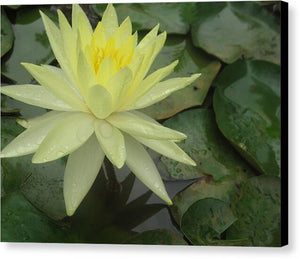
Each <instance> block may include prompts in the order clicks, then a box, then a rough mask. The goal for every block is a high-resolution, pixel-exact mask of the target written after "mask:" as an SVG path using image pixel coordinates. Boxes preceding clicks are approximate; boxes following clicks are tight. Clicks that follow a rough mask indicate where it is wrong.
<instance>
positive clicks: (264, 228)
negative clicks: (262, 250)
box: [226, 175, 281, 246]
mask: <svg viewBox="0 0 300 259" xmlns="http://www.w3.org/2000/svg"><path fill="white" fill-rule="evenodd" d="M232 210H233V212H234V214H235V215H236V217H238V221H236V222H235V223H234V224H233V225H232V226H231V227H230V228H229V229H228V231H227V232H226V237H227V238H247V239H248V240H250V241H251V245H252V246H280V245H281V240H280V232H281V227H280V225H281V213H280V179H279V178H276V177H273V176H264V175H263V176H258V177H253V178H251V179H250V180H249V181H248V183H247V184H245V185H244V186H243V187H242V189H241V192H240V197H238V198H237V199H236V200H234V201H233V204H232Z"/></svg>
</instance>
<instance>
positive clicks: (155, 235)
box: [125, 229, 187, 245]
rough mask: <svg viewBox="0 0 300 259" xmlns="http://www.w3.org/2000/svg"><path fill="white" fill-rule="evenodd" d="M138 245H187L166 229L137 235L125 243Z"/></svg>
mask: <svg viewBox="0 0 300 259" xmlns="http://www.w3.org/2000/svg"><path fill="white" fill-rule="evenodd" d="M125 243H126V244H140V245H187V243H186V241H184V239H182V238H181V237H180V236H179V235H177V234H176V233H174V232H173V231H171V230H167V229H154V230H149V231H145V232H142V233H139V234H137V235H135V236H134V237H132V238H131V239H129V240H127V241H126V242H125Z"/></svg>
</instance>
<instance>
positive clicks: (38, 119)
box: [16, 111, 63, 128]
mask: <svg viewBox="0 0 300 259" xmlns="http://www.w3.org/2000/svg"><path fill="white" fill-rule="evenodd" d="M62 113H63V112H59V111H50V112H46V113H44V114H43V115H40V116H36V117H33V118H30V119H16V122H17V123H18V124H20V125H21V126H22V127H24V128H30V127H32V126H35V125H38V124H39V123H41V122H45V121H47V120H49V119H52V118H54V117H56V116H59V115H60V114H62Z"/></svg>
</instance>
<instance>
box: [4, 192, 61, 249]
mask: <svg viewBox="0 0 300 259" xmlns="http://www.w3.org/2000/svg"><path fill="white" fill-rule="evenodd" d="M1 241H5V242H55V243H58V242H66V234H65V233H64V232H63V231H62V229H61V228H60V227H59V226H57V225H56V224H54V223H53V222H52V221H51V220H50V219H49V218H47V217H46V216H45V215H43V214H42V213H41V212H40V211H38V210H37V209H36V208H35V207H33V205H32V204H31V203H30V202H29V201H28V200H27V199H26V198H25V197H24V196H23V195H22V194H21V193H20V192H15V193H12V194H10V195H7V196H5V197H3V198H2V199H1Z"/></svg>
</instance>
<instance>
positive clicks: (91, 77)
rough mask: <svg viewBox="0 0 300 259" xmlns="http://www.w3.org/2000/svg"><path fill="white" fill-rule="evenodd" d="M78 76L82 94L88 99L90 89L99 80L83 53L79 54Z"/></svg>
mask: <svg viewBox="0 0 300 259" xmlns="http://www.w3.org/2000/svg"><path fill="white" fill-rule="evenodd" d="M77 75H78V82H79V84H78V88H79V91H80V94H81V95H82V96H83V97H84V98H85V99H86V98H87V94H88V89H89V88H90V87H92V86H94V85H96V84H97V79H96V76H95V73H94V71H93V70H92V68H91V66H90V64H89V63H88V61H87V60H86V57H85V56H84V54H83V53H82V51H80V52H79V57H78V65H77Z"/></svg>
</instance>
